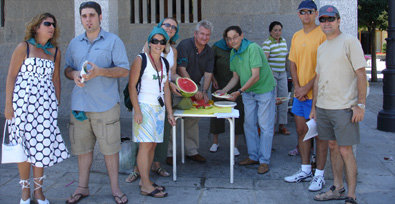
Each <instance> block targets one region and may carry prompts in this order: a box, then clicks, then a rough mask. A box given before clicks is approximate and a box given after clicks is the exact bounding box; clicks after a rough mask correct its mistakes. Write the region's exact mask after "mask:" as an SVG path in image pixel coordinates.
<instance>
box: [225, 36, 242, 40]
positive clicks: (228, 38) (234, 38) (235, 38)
mask: <svg viewBox="0 0 395 204" xmlns="http://www.w3.org/2000/svg"><path fill="white" fill-rule="evenodd" d="M238 37H240V35H239V36H236V37H233V38H230V37H227V38H226V41H228V42H232V41H235V40H237V38H238Z"/></svg>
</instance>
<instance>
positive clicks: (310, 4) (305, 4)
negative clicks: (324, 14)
mask: <svg viewBox="0 0 395 204" xmlns="http://www.w3.org/2000/svg"><path fill="white" fill-rule="evenodd" d="M302 9H310V10H311V9H315V10H317V5H316V4H315V3H314V1H312V0H304V1H302V2H301V3H300V4H299V7H298V10H302Z"/></svg>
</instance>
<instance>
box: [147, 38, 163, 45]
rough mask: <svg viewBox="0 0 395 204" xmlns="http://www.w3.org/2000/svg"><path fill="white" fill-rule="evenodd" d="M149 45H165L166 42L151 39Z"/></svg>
mask: <svg viewBox="0 0 395 204" xmlns="http://www.w3.org/2000/svg"><path fill="white" fill-rule="evenodd" d="M150 43H152V44H154V45H156V44H158V43H160V44H161V45H166V40H158V39H155V38H152V39H151V41H150Z"/></svg>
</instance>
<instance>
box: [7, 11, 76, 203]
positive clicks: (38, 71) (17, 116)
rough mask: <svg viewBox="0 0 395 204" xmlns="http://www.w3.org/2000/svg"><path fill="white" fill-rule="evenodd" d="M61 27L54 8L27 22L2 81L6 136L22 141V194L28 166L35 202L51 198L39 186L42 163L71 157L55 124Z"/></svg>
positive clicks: (25, 200)
mask: <svg viewBox="0 0 395 204" xmlns="http://www.w3.org/2000/svg"><path fill="white" fill-rule="evenodd" d="M58 35H59V30H58V28H56V19H55V17H54V16H53V15H52V14H49V13H43V14H40V15H38V16H36V17H34V18H33V19H32V21H31V22H30V23H29V24H28V25H27V27H26V34H25V42H21V43H19V44H18V46H17V47H16V48H15V50H14V53H13V54H12V58H11V62H10V66H9V71H8V76H7V84H6V105H5V118H6V119H7V120H8V130H9V133H10V134H9V135H10V137H9V139H10V142H11V143H13V144H16V143H21V144H22V146H23V147H24V149H25V154H26V156H27V161H26V162H22V163H18V169H19V174H20V179H21V180H20V182H19V183H20V184H21V185H22V198H21V200H20V203H30V182H29V177H30V168H31V167H32V168H33V181H34V194H33V196H34V197H35V199H37V200H36V202H38V203H39V204H42V203H49V201H48V200H47V199H46V198H45V197H44V194H43V192H42V188H41V186H42V183H43V181H42V180H43V178H44V176H43V174H44V167H49V166H52V165H54V164H57V163H59V162H61V161H63V160H64V159H67V158H69V157H70V155H69V153H68V151H67V148H66V146H65V144H64V142H63V139H62V136H61V134H60V131H59V127H58V125H57V118H58V101H59V99H60V76H59V72H60V70H59V69H60V58H61V54H60V51H59V50H58V49H57V47H56V45H57V44H56V39H57V37H58Z"/></svg>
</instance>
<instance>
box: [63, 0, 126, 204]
mask: <svg viewBox="0 0 395 204" xmlns="http://www.w3.org/2000/svg"><path fill="white" fill-rule="evenodd" d="M79 11H80V18H81V23H82V25H83V27H84V29H85V33H83V34H81V35H79V36H77V37H75V38H74V39H73V40H71V42H70V44H69V46H68V48H67V51H66V63H65V75H66V77H67V78H68V79H70V80H74V82H75V84H76V86H75V87H74V89H73V92H72V94H71V109H72V114H71V117H70V130H69V133H70V140H71V149H72V152H73V154H75V155H78V167H79V175H78V177H79V178H78V187H77V189H76V190H75V192H74V194H73V195H72V196H71V197H70V198H69V199H68V200H67V201H66V203H77V202H78V201H79V200H81V199H82V198H84V197H86V196H88V195H89V188H88V184H89V171H90V168H91V165H92V161H93V149H94V146H95V143H96V140H97V141H98V143H99V146H100V151H101V153H102V154H103V155H104V159H105V163H106V167H107V171H108V175H109V177H110V184H111V190H112V195H113V196H114V200H115V202H116V203H126V202H127V200H128V199H127V197H126V195H125V194H124V193H122V191H121V189H120V188H119V184H118V168H119V154H118V153H119V151H120V149H121V145H120V144H121V141H120V138H121V133H120V106H119V101H120V100H119V99H120V97H119V92H118V82H117V78H120V77H126V76H128V75H129V62H128V58H127V54H126V50H125V46H124V44H123V42H122V41H121V39H120V38H119V37H118V36H116V35H114V34H112V33H108V32H106V31H104V30H103V29H102V28H101V27H100V21H101V19H102V15H101V7H100V5H99V4H98V3H96V2H93V1H88V2H84V3H82V4H81V5H80V9H79ZM85 61H87V64H88V65H87V70H86V74H81V69H82V67H83V64H84V63H85Z"/></svg>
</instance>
